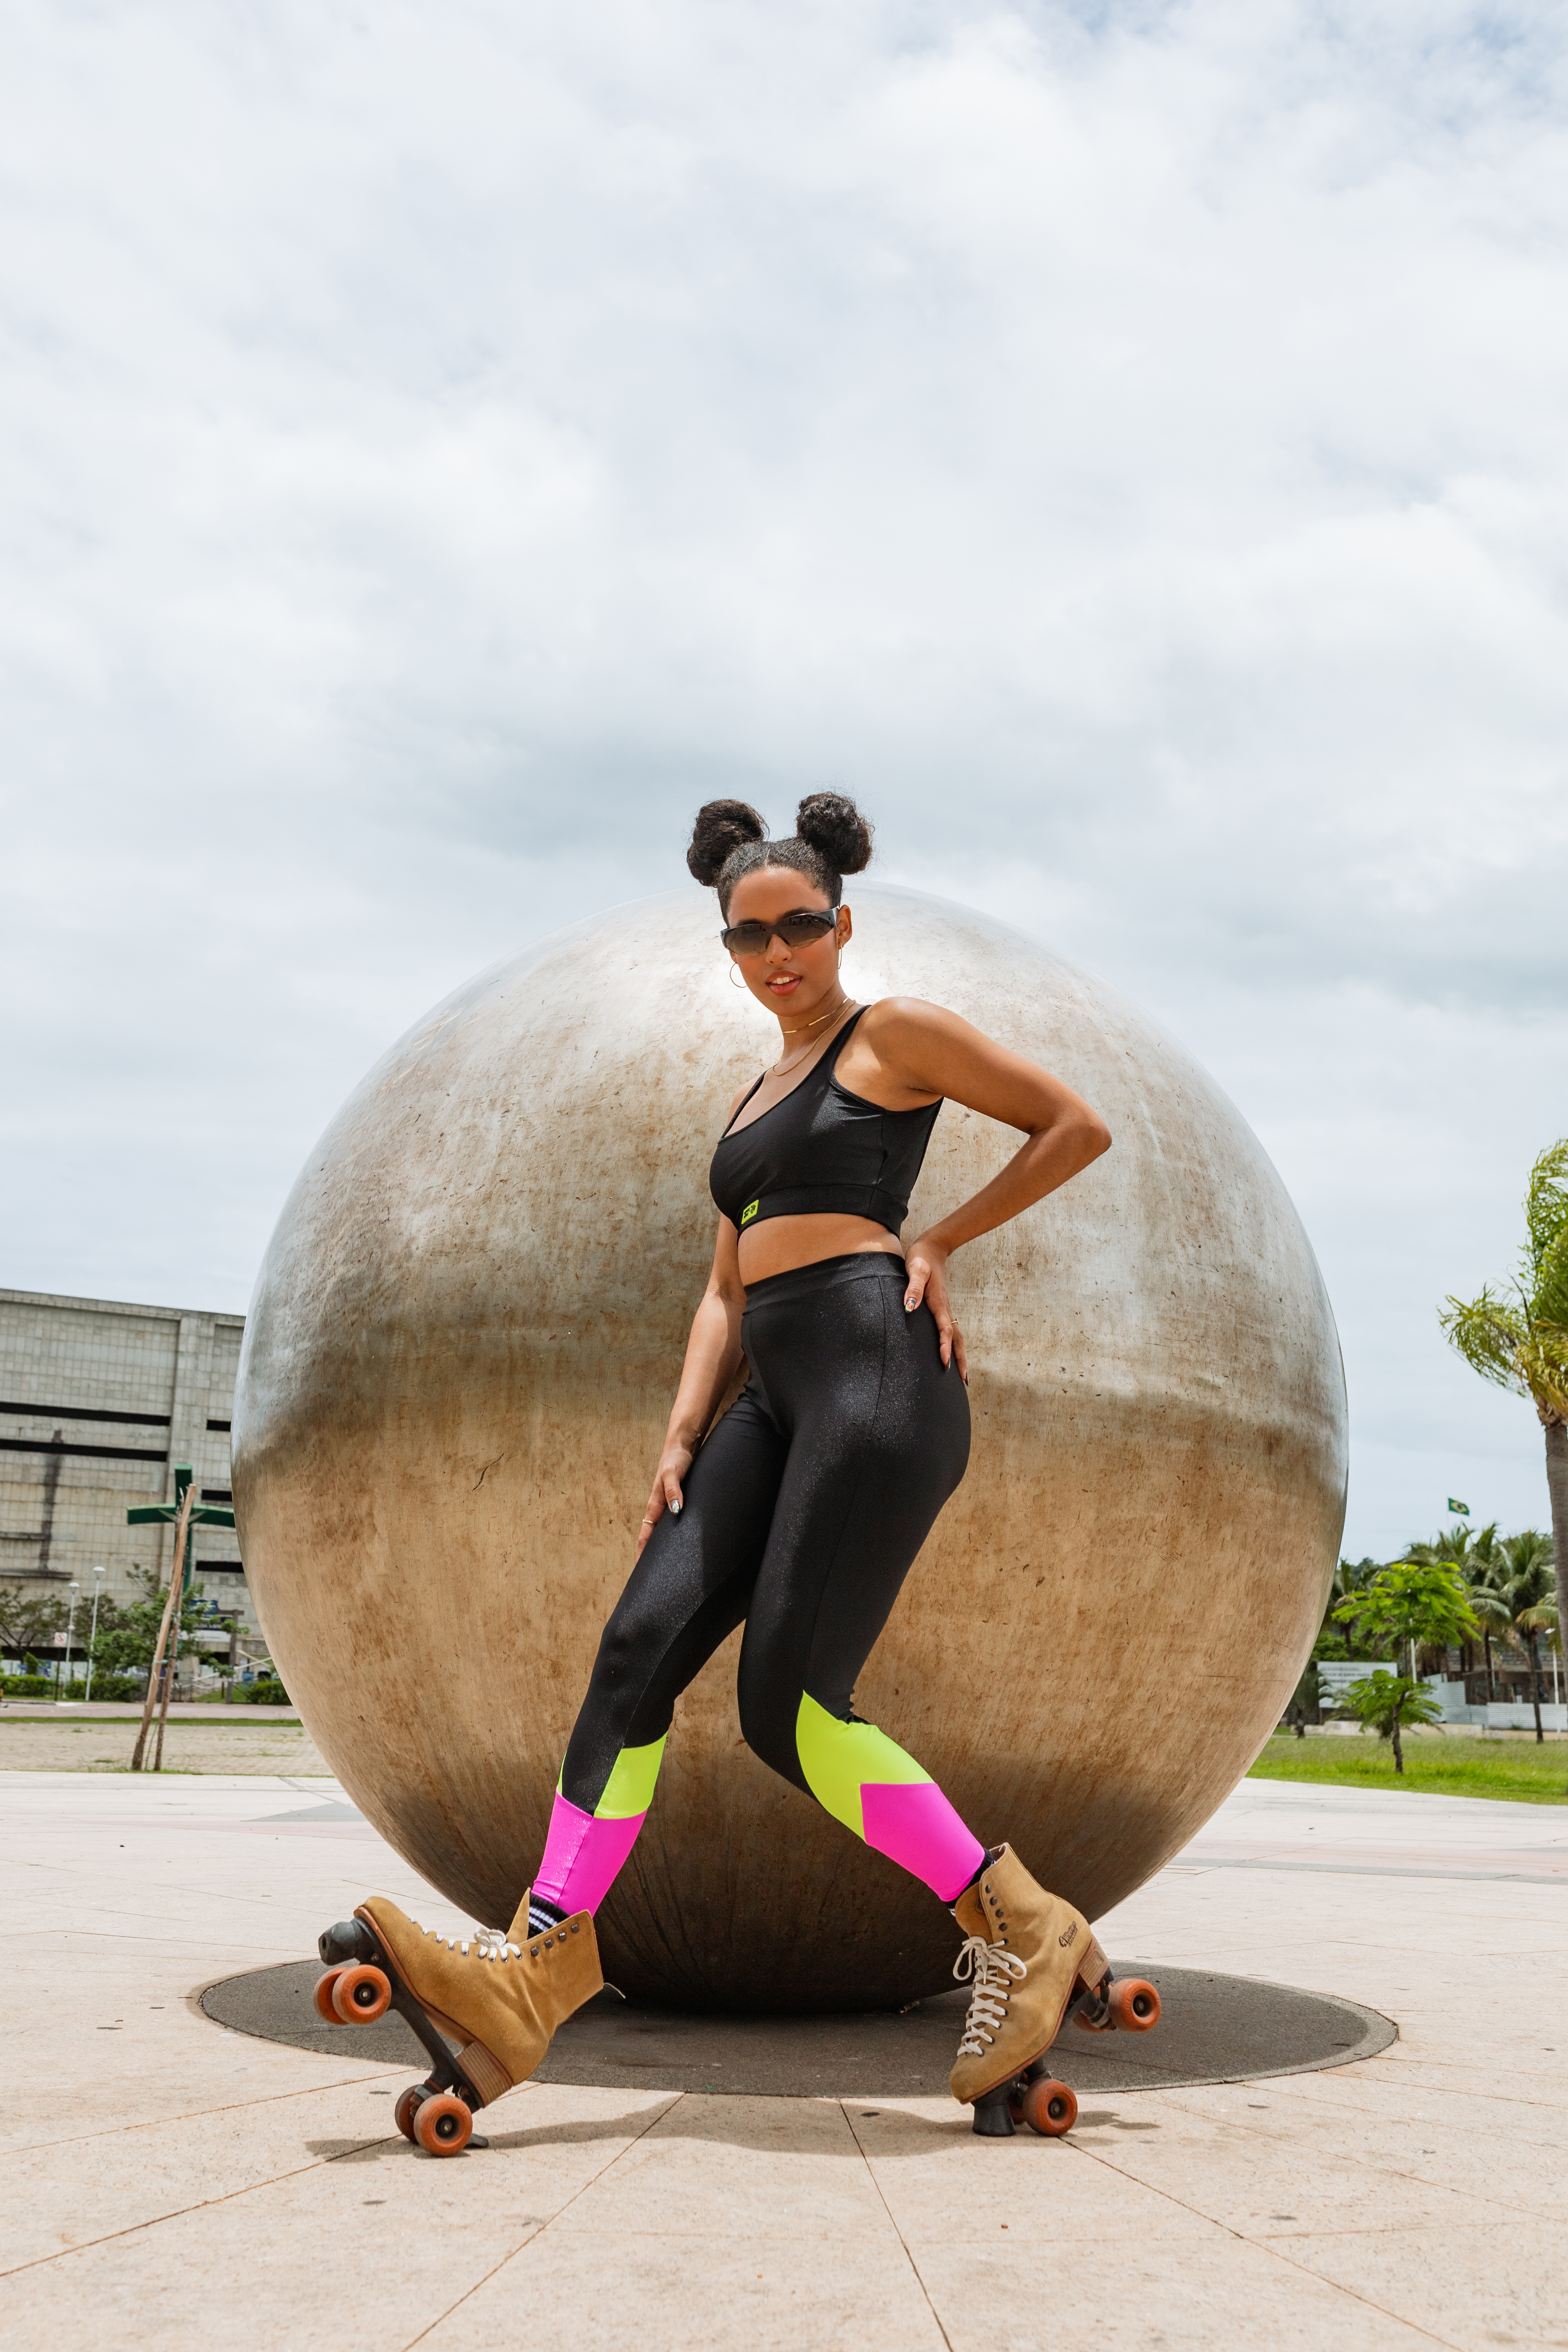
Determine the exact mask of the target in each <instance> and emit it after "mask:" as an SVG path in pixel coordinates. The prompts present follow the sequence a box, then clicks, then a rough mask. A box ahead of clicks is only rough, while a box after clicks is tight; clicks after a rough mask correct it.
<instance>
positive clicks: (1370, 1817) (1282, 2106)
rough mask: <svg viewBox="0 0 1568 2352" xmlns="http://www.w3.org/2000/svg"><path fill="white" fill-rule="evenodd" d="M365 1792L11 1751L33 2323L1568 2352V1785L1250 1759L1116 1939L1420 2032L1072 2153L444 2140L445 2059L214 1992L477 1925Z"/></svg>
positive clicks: (555, 2135) (1102, 2097) (13, 2169)
mask: <svg viewBox="0 0 1568 2352" xmlns="http://www.w3.org/2000/svg"><path fill="white" fill-rule="evenodd" d="M313 1799H316V1800H321V1801H325V1802H326V1803H327V1804H328V1805H329V1806H330V1807H331V1808H332V1810H331V1811H329V1813H328V1814H327V1816H326V1817H325V1818H321V1819H319V1820H313V1819H312V1818H311V1816H312V1815H314V1814H315V1813H316V1812H317V1810H318V1808H317V1804H316V1803H315V1802H313V1801H312V1800H313ZM341 1807H342V1797H341V1792H340V1791H339V1790H338V1789H337V1788H336V1787H335V1785H334V1784H333V1783H331V1781H326V1780H316V1781H313V1782H312V1781H309V1780H305V1779H304V1778H302V1777H301V1778H296V1779H294V1780H291V1781H279V1780H273V1781H270V1782H269V1781H268V1780H262V1779H244V1778H231V1779H214V1778H207V1779H199V1780H198V1779H194V1778H186V1779H171V1780H163V1781H161V1782H156V1781H151V1780H145V1779H142V1780H131V1779H129V1778H126V1777H121V1776H113V1777H97V1776H87V1775H66V1774H61V1775H53V1774H44V1773H5V1774H3V1775H0V1856H3V1859H4V1868H3V1871H0V1920H3V1923H4V1924H3V1930H0V1932H3V1933H4V1936H5V1958H6V1964H7V1980H8V1983H9V1986H10V1988H11V1990H12V1997H13V1998H12V2014H13V2017H14V2018H15V2019H16V2020H17V2021H20V2022H21V2024H22V2026H23V2027H24V2028H25V2032H26V2040H25V2041H22V2040H21V2039H20V2038H19V2040H18V2055H19V2056H20V2055H21V2054H22V2053H25V2060H26V2063H14V2064H13V2065H12V2066H11V2067H10V2068H8V2070H7V2097H6V2102H5V2109H4V2113H3V2114H0V2168H3V2169H0V2184H3V2186H4V2189H5V2194H4V2195H0V2273H3V2274H4V2280H5V2284H4V2287H3V2289H0V2312H3V2314H4V2326H5V2337H6V2343H7V2347H16V2352H33V2347H43V2346H45V2345H46V2344H47V2345H48V2346H50V2347H53V2346H55V2345H58V2343H59V2342H60V2341H62V2340H64V2339H68V2338H74V2337H75V2336H79V2335H81V2334H84V2333H85V2334H87V2335H89V2336H90V2337H91V2338H92V2339H93V2340H94V2341H96V2342H98V2343H100V2344H104V2345H108V2346H112V2347H121V2346H126V2347H142V2346H147V2347H152V2346H154V2345H155V2346H157V2347H160V2352H168V2347H174V2352H183V2347H185V2346H187V2345H188V2346H190V2347H192V2352H195V2347H197V2346H198V2345H200V2346H202V2347H216V2352H224V2348H225V2347H228V2346H230V2345H231V2344H232V2345H233V2346H235V2347H245V2352H255V2347H256V2346H257V2345H258V2344H265V2345H267V2346H268V2347H275V2346H276V2347H288V2352H292V2348H293V2347H301V2352H304V2347H309V2352H315V2347H321V2352H327V2347H331V2352H339V2347H341V2346H342V2344H343V2343H344V2342H346V2341H350V2340H352V2341H355V2342H359V2341H374V2342H375V2343H377V2344H378V2345H381V2346H385V2347H412V2346H413V2345H414V2344H416V2343H419V2344H421V2345H422V2346H424V2345H428V2346H434V2347H443V2352H444V2347H447V2346H448V2345H450V2346H453V2347H457V2346H458V2345H459V2344H460V2345H463V2346H468V2345H470V2344H472V2343H473V2342H474V2341H475V2340H476V2331H477V2333H478V2336H479V2339H480V2340H482V2339H483V2338H485V2337H486V2336H492V2335H493V2336H495V2337H496V2338H497V2339H498V2340H505V2341H512V2340H532V2339H533V2338H534V2337H536V2336H540V2335H547V2334H552V2333H554V2332H557V2331H560V2332H563V2333H564V2332H569V2333H570V2336H571V2337H572V2340H573V2341H574V2344H575V2345H577V2346H578V2347H589V2352H596V2348H597V2347H606V2352H608V2348H609V2347H614V2348H615V2352H619V2347H637V2352H665V2347H687V2346H698V2345H701V2346H704V2347H706V2346H710V2345H712V2344H715V2343H722V2344H737V2345H745V2346H747V2347H752V2346H762V2347H775V2346H776V2347H781V2352H783V2347H788V2352H796V2347H805V2352H816V2347H878V2352H880V2347H889V2348H890V2347H900V2352H903V2347H911V2346H913V2347H949V2352H972V2348H973V2352H1045V2347H1053V2352H1054V2347H1058V2346H1060V2345H1063V2344H1067V2343H1073V2342H1077V2341H1079V2340H1086V2341H1087V2340H1093V2341H1095V2342H1096V2343H1097V2344H1099V2345H1102V2346H1109V2347H1156V2346H1157V2347H1161V2348H1162V2352H1170V2347H1179V2352H1185V2347H1193V2352H1198V2347H1227V2352H1228V2347H1247V2352H1254V2347H1258V2346H1259V2345H1264V2346H1268V2347H1275V2346H1282V2347H1291V2348H1292V2352H1295V2347H1319V2346H1321V2347H1330V2346H1332V2347H1335V2352H1342V2347H1346V2346H1352V2347H1357V2352H1361V2347H1373V2352H1382V2347H1417V2346H1430V2345H1432V2344H1434V2343H1437V2344H1443V2345H1451V2346H1454V2347H1467V2352H1468V2347H1472V2346H1475V2345H1478V2344H1479V2345H1486V2344H1517V2345H1542V2346H1546V2345H1552V2346H1563V2345H1568V2099H1565V2090H1568V2028H1565V2026H1564V2023H1563V2020H1562V1988H1563V1944H1564V1931H1565V1929H1568V1916H1565V1914H1564V1909H1563V1895H1564V1885H1565V1882H1564V1881H1563V1878H1562V1877H1560V1876H1559V1875H1558V1874H1557V1865H1558V1864H1560V1863H1561V1862H1562V1861H1563V1859H1564V1857H1565V1855H1568V1808H1564V1809H1563V1811H1562V1812H1561V1813H1560V1812H1559V1811H1556V1810H1555V1809H1544V1808H1542V1807H1539V1806H1522V1805H1521V1806H1512V1805H1502V1804H1482V1803H1478V1802H1473V1801H1471V1802H1467V1801H1463V1800H1448V1799H1439V1798H1427V1797H1413V1796H1405V1795H1401V1794H1392V1793H1391V1794H1388V1795H1384V1794H1382V1793H1376V1792H1371V1791H1365V1790H1320V1789H1307V1788H1301V1787H1296V1786H1291V1785H1289V1784H1280V1783H1268V1782H1249V1783H1245V1784H1244V1785H1243V1788H1242V1789H1241V1790H1239V1791H1238V1792H1237V1795H1236V1797H1235V1798H1233V1799H1232V1800H1231V1801H1230V1802H1229V1803H1228V1804H1227V1805H1226V1807H1225V1808H1224V1809H1223V1810H1222V1811H1221V1813H1220V1814H1219V1815H1217V1816H1216V1817H1215V1821H1214V1822H1211V1824H1210V1825H1209V1828H1208V1829H1207V1830H1206V1831H1205V1833H1204V1835H1203V1837H1202V1838H1200V1839H1199V1840H1197V1841H1196V1842H1194V1845H1193V1846H1191V1847H1189V1848H1188V1849H1187V1851H1186V1853H1185V1854H1184V1856H1183V1857H1182V1858H1181V1860H1180V1863H1179V1864H1177V1865H1175V1866H1173V1867H1172V1868H1171V1869H1168V1870H1167V1871H1165V1872H1164V1873H1163V1874H1161V1876H1160V1877H1159V1878H1157V1879H1156V1880H1154V1881H1153V1882H1152V1884H1151V1885H1148V1886H1147V1887H1145V1888H1143V1889H1142V1891H1141V1892H1140V1893H1139V1894H1138V1895H1135V1896H1133V1897H1132V1898H1131V1900H1130V1901H1128V1902H1126V1903H1124V1904H1123V1905H1121V1906H1120V1907H1119V1909H1118V1910H1117V1911H1116V1912H1114V1913H1113V1914H1111V1915H1110V1918H1109V1919H1108V1920H1107V1921H1105V1922H1103V1923H1101V1936H1102V1940H1105V1941H1107V1942H1108V1944H1109V1946H1110V1948H1112V1949H1114V1950H1116V1951H1119V1952H1125V1953H1128V1954H1140V1955H1143V1956H1145V1957H1151V1958H1154V1959H1155V1960H1156V1962H1157V1963H1158V1964H1159V1965H1161V1966H1164V1967H1168V1968H1170V1969H1192V1970H1196V1971H1200V1972H1209V1971H1215V1972H1221V1973H1225V1974H1229V1975H1234V1976H1239V1977H1243V1978H1251V1979H1262V1980H1268V1981H1269V1982H1274V1983H1283V1984H1290V1985H1296V1986H1299V1987H1300V1988H1302V1989H1303V1990H1308V1991H1317V1992H1322V1993H1326V1994H1331V1995H1334V1996H1337V1997H1339V1998H1342V1999H1344V2000H1352V2001H1356V2002H1359V2003H1362V2004H1363V2005H1364V2006H1365V2007H1367V2008H1369V2009H1373V2010H1376V2011H1382V2012H1384V2013H1386V2014H1387V2015H1388V2016H1390V2017H1391V2018H1393V2019H1394V2021H1396V2022H1397V2024H1398V2027H1399V2039H1398V2040H1397V2041H1396V2042H1392V2043H1391V2044H1389V2046H1388V2047H1387V2048H1386V2049H1384V2051H1383V2052H1382V2053H1380V2054H1378V2055H1376V2056H1374V2057H1371V2058H1367V2059H1364V2060H1363V2061H1361V2062H1359V2063H1354V2064H1351V2065H1340V2066H1336V2067H1334V2068H1332V2069H1331V2070H1329V2071H1326V2072H1322V2073H1307V2074H1291V2075H1287V2076H1283V2077H1279V2078H1276V2079H1271V2080H1265V2079H1254V2080H1250V2081H1246V2082H1242V2083H1237V2084H1226V2085H1215V2086H1211V2087H1207V2088H1203V2087H1185V2088H1167V2089H1162V2090H1149V2091H1130V2090H1125V2089H1117V2090H1106V2091H1102V2092H1096V2093H1094V2094H1093V2095H1091V2096H1090V2097H1089V2098H1086V2099H1085V2101H1084V2103H1083V2105H1082V2109H1081V2112H1080V2115H1079V2123H1078V2126H1077V2127H1076V2129H1075V2130H1074V2131H1073V2132H1072V2134H1071V2135H1070V2136H1069V2137H1068V2138H1067V2139H1064V2140H1060V2141H1043V2140H1039V2139H1037V2138H1035V2137H1033V2136H1032V2135H1029V2134H1020V2135H1019V2136H1018V2137H1016V2138H1014V2139H1009V2140H999V2141H983V2140H977V2139H975V2138H974V2137H973V2135H972V2134H971V2133H970V2132H969V2131H968V2129H967V2119H966V2117H965V2116H963V2115H962V2114H961V2113H960V2112H959V2111H957V2110H956V2109H954V2107H953V2106H952V2102H951V2101H950V2100H948V2099H946V2098H945V2097H943V2096H876V2097H862V2096H859V2095H843V2096H839V2097H830V2096H826V2095H823V2096H816V2097H805V2098H792V2097H778V2096H773V2097H756V2096H731V2095H714V2094H708V2093H697V2092H685V2093H681V2092H672V2091H669V2090H667V2089H663V2088H653V2087H648V2088H643V2089H623V2088H616V2087H595V2086H592V2085H573V2084H557V2083H537V2084H532V2085H530V2086H528V2087H526V2088H524V2089H522V2090H520V2091H518V2092H514V2093H513V2094H511V2095H510V2096H509V2098H508V2099H506V2100H505V2101H504V2102H502V2103H500V2105H498V2106H497V2107H496V2108H495V2109H494V2110H493V2111H492V2113H491V2115H490V2116H489V2118H488V2121H489V2131H490V2137H491V2142H492V2145H491V2147H490V2150H489V2153H488V2154H485V2155H477V2154H475V2155H467V2156H464V2157H461V2158H457V2159H455V2160H453V2161H449V2162H437V2161H434V2160H432V2159H430V2158H426V2157H424V2156H422V2155H421V2154H419V2153H418V2152H417V2151H416V2150H415V2149H414V2148H412V2147H410V2146H409V2145H408V2143H406V2142H405V2141H404V2140H402V2139H401V2138H399V2137H397V2136H396V2135H395V2133H394V2132H393V2130H392V2129H391V2126H390V2114H389V2107H390V2095H391V2093H392V2092H393V2091H394V2090H395V2088H396V2087H397V2085H398V2084H399V2083H401V2082H402V2081H405V2080H406V2079H408V2076H407V2070H406V2069H405V2067H403V2066H402V2065H400V2064H396V2065H388V2064H387V2063H385V2062H384V2061H380V2060H376V2059H364V2058H353V2057H351V2056H348V2055H346V2054H343V2053H340V2052H338V2051H331V2052H328V2053H322V2052H317V2051H306V2050H299V2049H293V2048H289V2047H288V2046H286V2045H283V2044H279V2043H276V2042H268V2041H265V2040H261V2039H258V2038H257V2037H256V2036H254V2035H251V2034H248V2033H241V2032H229V2031H226V2030H225V2029H224V2028H223V2027H221V2026H219V2025H217V2024H215V2023H214V2022H213V2021H212V2020H211V2019H210V2018H209V2017H208V2016H207V2015H206V2014H205V2012H204V2011H203V2010H202V2007H201V1995H202V1993H203V1992H204V1991H205V1989H206V1988H207V1987H209V1986H211V1985H213V1984H215V1983H216V1982H218V1981H219V1980H220V1979H225V1978H228V1977H234V1976H237V1975H239V1974H241V1973H242V1972H245V1971H247V1970H254V1969H260V1968H264V1967H267V1966H268V1965H280V1964H283V1963H286V1962H289V1961H290V1960H297V1959H298V1958H299V1957H300V1954H301V1953H302V1952H308V1950H309V1949H310V1945H311V1943H312V1942H313V1940H314V1937H315V1935H316V1933H317V1931H318V1930H319V1929H320V1927H321V1926H322V1925H323V1924H325V1923H326V1922H328V1921H330V1920H331V1919H333V1918H335V1917H337V1916H341V1914H342V1911H343V1910H344V1909H345V1908H348V1907H351V1906H352V1901H353V1899H355V1898H357V1897H358V1896H359V1895H362V1894H363V1893H365V1892H367V1891H369V1890H370V1889H371V1888H373V1887H379V1888H380V1889H382V1890H383V1891H384V1892H385V1893H388V1894H390V1895H393V1896H394V1897H395V1899H396V1900H398V1901H399V1902H401V1903H403V1904H404V1905H405V1906H406V1907H407V1908H408V1909H410V1910H412V1911H415V1912H416V1913H418V1914H419V1916H422V1917H424V1918H425V1919H426V1921H427V1922H433V1923H435V1924H437V1925H440V1926H442V1927H445V1928H447V1929H448V1930H449V1928H450V1927H453V1926H455V1925H457V1924H458V1920H457V1917H456V1915H455V1914H453V1913H452V1912H451V1911H450V1910H449V1909H448V1908H447V1907H446V1906H442V1905H441V1904H440V1902H439V1900H438V1898H437V1897H434V1896H433V1895H432V1894H431V1892H430V1890H429V1889H428V1888H427V1887H425V1886H423V1885H420V1884H419V1883H418V1881H417V1880H416V1878H415V1876H414V1874H412V1872H410V1871H409V1870H408V1869H407V1867H406V1866H405V1865H404V1864H401V1863H400V1862H398V1861H397V1859H396V1857H395V1855H393V1854H392V1853H390V1852H389V1850H388V1849H386V1848H385V1847H384V1845H382V1844H381V1843H380V1841H379V1840H378V1839H377V1838H376V1837H375V1835H374V1832H372V1831H371V1830H370V1829H369V1828H368V1825H366V1824H364V1823H363V1822H359V1821H357V1820H356V1819H354V1818H353V1813H352V1810H351V1809H343V1810H338V1809H339V1808H341ZM279 1813H282V1814H285V1815H291V1816H292V1818H286V1819H283V1820H278V1819H274V1818H268V1817H269V1816H276V1815H278V1814H279ZM1385 1856H1397V1857H1399V1858H1400V1859H1399V1860H1398V1861H1397V1862H1394V1863H1391V1864H1387V1865H1386V1866H1385V1864H1384V1857H1385ZM1455 1856H1459V1857H1461V1862H1460V1866H1458V1867H1456V1866H1455V1860H1454V1858H1455Z"/></svg>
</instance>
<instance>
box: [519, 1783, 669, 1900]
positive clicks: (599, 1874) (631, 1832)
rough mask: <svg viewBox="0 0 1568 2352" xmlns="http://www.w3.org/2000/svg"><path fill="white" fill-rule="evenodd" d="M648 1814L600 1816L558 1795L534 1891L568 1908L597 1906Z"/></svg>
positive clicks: (606, 1892)
mask: <svg viewBox="0 0 1568 2352" xmlns="http://www.w3.org/2000/svg"><path fill="white" fill-rule="evenodd" d="M646 1821H647V1814H646V1813H633V1814H631V1815H629V1816H628V1817H627V1818H626V1820H624V1821H618V1822H600V1821H595V1818H594V1816H593V1814H592V1813H585V1812H584V1811H583V1809H582V1807H581V1806H580V1805H572V1804H568V1803H567V1801H566V1799H565V1798H564V1797H563V1796H561V1795H559V1794H558V1795H557V1796H556V1799H555V1803H554V1805H553V1807H552V1810H551V1814H550V1835H549V1836H548V1837H547V1838H546V1839H545V1841H544V1856H543V1859H542V1862H541V1863H540V1865H539V1869H538V1872H537V1874H535V1877H534V1881H533V1891H534V1893H535V1894H536V1895H543V1896H544V1897H545V1898H546V1900H547V1901H549V1902H551V1903H559V1904H560V1905H561V1906H562V1908H563V1910H564V1911H567V1912H572V1911H596V1910H597V1909H598V1907H599V1906H600V1904H601V1903H602V1902H603V1901H604V1899H605V1895H607V1894H608V1893H609V1891H610V1888H611V1887H612V1886H613V1885H614V1884H615V1878H616V1872H617V1871H618V1870H619V1868H620V1866H621V1864H622V1863H623V1862H625V1860H626V1856H627V1854H628V1853H630V1852H631V1850H632V1848H633V1846H634V1845H636V1843H637V1832H638V1830H640V1829H641V1827H642V1825H643V1823H644V1822H646Z"/></svg>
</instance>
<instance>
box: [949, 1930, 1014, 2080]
mask: <svg viewBox="0 0 1568 2352" xmlns="http://www.w3.org/2000/svg"><path fill="white" fill-rule="evenodd" d="M952 1973H953V1975H954V1976H955V1977H957V1979H959V1981H960V1983H962V1982H963V1979H964V1978H965V1977H973V1979H974V1990H973V1992H972V1993H971V1994H970V1996H969V2014H968V2016H967V2017H966V2018H965V2019H964V2021H963V2041H962V2042H960V2043H959V2045H958V2054H959V2056H960V2057H961V2058H984V2055H985V2052H986V2048H987V2046H988V2044H989V2043H991V2042H994V2041H995V2039H996V2036H997V2033H998V2032H1000V2031H1001V2029H1002V2027H1003V2026H1004V2025H1005V2024H1006V2022H1007V2002H1008V1999H1009V1996H1010V1995H1011V1993H1012V1990H1013V1987H1014V1985H1015V1984H1017V1983H1021V1982H1022V1980H1023V1979H1024V1978H1025V1977H1026V1976H1027V1975H1028V1973H1029V1971H1028V1969H1027V1968H1026V1965H1025V1963H1024V1962H1023V1961H1022V1960H1021V1959H1020V1958H1018V1955H1017V1953H1016V1952H1009V1951H1007V1950H1005V1948H1003V1946H1002V1945H1000V1944H988V1943H987V1942H986V1940H985V1938H984V1936H971V1937H968V1938H967V1939H966V1940H965V1943H964V1946H963V1950H962V1951H961V1952H960V1954H959V1956H958V1958H957V1959H956V1960H954V1962H953V1964H952Z"/></svg>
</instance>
